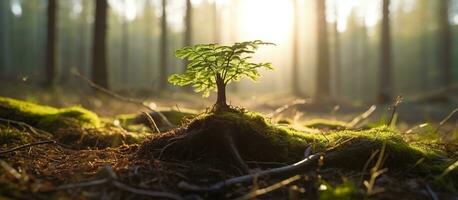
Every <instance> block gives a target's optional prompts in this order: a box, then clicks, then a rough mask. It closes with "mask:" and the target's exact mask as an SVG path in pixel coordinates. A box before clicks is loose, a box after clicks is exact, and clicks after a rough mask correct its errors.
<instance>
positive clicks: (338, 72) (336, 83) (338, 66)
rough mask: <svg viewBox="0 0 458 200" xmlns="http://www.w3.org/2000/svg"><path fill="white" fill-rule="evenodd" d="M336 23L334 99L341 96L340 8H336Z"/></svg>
mask: <svg viewBox="0 0 458 200" xmlns="http://www.w3.org/2000/svg"><path fill="white" fill-rule="evenodd" d="M334 9H335V13H334V14H335V16H336V19H335V20H336V21H335V23H334V97H339V96H340V88H341V87H340V84H341V81H340V76H341V67H342V66H341V62H342V61H341V54H340V33H339V21H338V17H337V16H339V13H338V10H337V9H338V7H337V5H336V6H335V8H334Z"/></svg>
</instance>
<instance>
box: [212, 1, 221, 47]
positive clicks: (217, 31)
mask: <svg viewBox="0 0 458 200" xmlns="http://www.w3.org/2000/svg"><path fill="white" fill-rule="evenodd" d="M220 26H221V25H220V19H219V15H218V4H217V1H213V28H214V29H213V40H214V41H213V42H214V43H218V44H219V43H221V30H220Z"/></svg>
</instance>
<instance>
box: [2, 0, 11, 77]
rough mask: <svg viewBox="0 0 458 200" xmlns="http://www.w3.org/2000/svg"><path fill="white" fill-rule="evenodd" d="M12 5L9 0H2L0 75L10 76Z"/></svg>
mask: <svg viewBox="0 0 458 200" xmlns="http://www.w3.org/2000/svg"><path fill="white" fill-rule="evenodd" d="M9 7H10V5H9V1H1V2H0V27H2V31H0V77H1V78H6V77H8V68H9V65H10V64H9V44H8V42H9V37H8V33H9V24H8V18H9V15H10V12H8V9H9Z"/></svg>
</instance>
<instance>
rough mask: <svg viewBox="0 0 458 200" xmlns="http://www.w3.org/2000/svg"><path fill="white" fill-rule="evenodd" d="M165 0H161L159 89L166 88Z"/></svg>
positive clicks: (166, 38)
mask: <svg viewBox="0 0 458 200" xmlns="http://www.w3.org/2000/svg"><path fill="white" fill-rule="evenodd" d="M166 7H167V0H162V19H161V46H160V48H161V50H160V54H161V55H160V58H159V59H160V65H161V66H159V89H160V90H166V89H167V50H168V49H167V40H168V37H167V10H166Z"/></svg>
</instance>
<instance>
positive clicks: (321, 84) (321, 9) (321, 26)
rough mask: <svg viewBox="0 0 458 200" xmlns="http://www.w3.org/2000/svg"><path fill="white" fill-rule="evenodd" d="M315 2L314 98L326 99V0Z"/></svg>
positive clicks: (327, 52) (328, 86) (327, 93)
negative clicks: (316, 40) (316, 30)
mask: <svg viewBox="0 0 458 200" xmlns="http://www.w3.org/2000/svg"><path fill="white" fill-rule="evenodd" d="M316 2H317V3H316V4H317V29H318V32H317V34H318V45H317V47H318V59H317V67H318V69H317V87H316V98H318V99H327V98H329V97H330V90H331V89H330V83H329V81H330V80H329V77H330V76H329V71H330V70H329V45H328V32H327V23H326V1H325V0H316Z"/></svg>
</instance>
